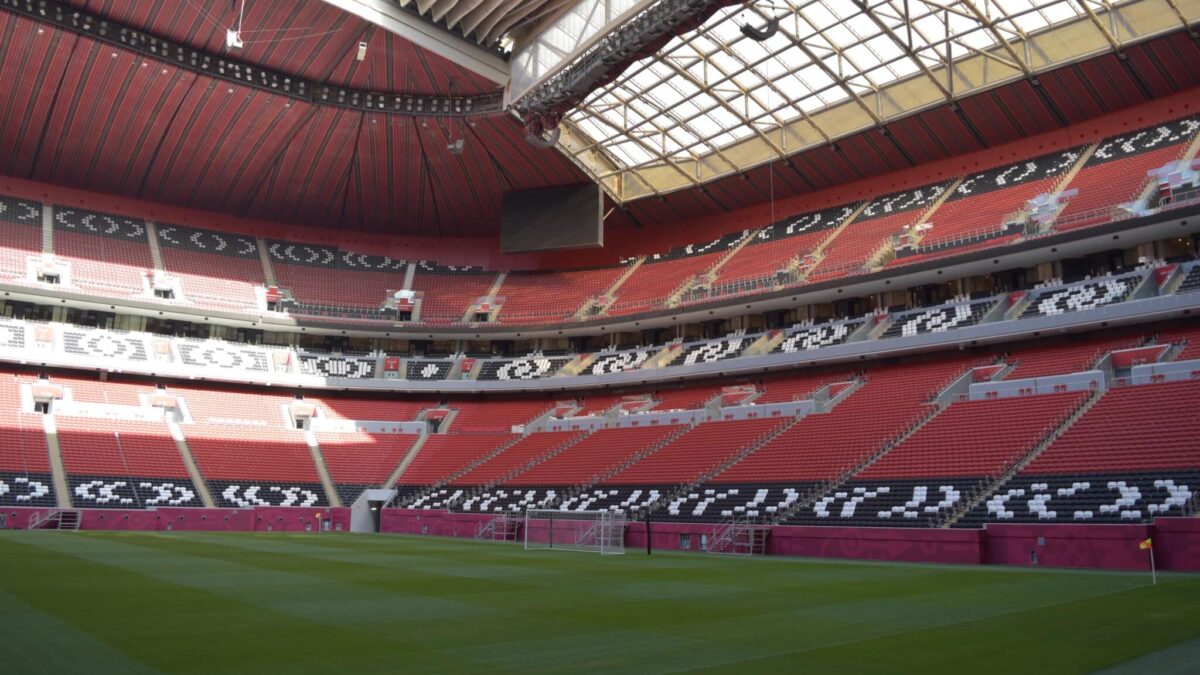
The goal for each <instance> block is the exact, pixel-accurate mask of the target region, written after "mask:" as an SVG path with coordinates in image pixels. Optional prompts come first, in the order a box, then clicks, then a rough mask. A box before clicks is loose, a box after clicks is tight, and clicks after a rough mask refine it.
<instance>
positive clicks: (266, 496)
mask: <svg viewBox="0 0 1200 675" xmlns="http://www.w3.org/2000/svg"><path fill="white" fill-rule="evenodd" d="M208 486H209V490H210V491H211V492H212V496H213V499H214V500H216V502H217V506H225V507H233V508H248V507H251V506H329V500H328V499H327V498H326V497H325V491H324V490H323V489H321V486H320V485H319V484H317V483H277V482H269V481H256V480H247V481H228V480H221V481H213V480H210V481H208Z"/></svg>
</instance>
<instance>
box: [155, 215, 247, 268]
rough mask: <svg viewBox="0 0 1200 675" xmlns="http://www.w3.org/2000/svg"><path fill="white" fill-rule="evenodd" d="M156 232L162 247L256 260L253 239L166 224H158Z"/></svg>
mask: <svg viewBox="0 0 1200 675" xmlns="http://www.w3.org/2000/svg"><path fill="white" fill-rule="evenodd" d="M157 232H158V243H159V244H162V245H164V246H171V247H173V248H181V249H185V250H189V251H199V252H201V253H213V254H216V255H224V256H229V257H231V258H248V259H253V260H258V244H257V243H255V241H254V237H244V236H242V235H237V234H229V233H227V232H214V231H212V230H201V229H197V228H194V227H184V226H182V225H168V224H166V223H160V224H159V225H158V230H157Z"/></svg>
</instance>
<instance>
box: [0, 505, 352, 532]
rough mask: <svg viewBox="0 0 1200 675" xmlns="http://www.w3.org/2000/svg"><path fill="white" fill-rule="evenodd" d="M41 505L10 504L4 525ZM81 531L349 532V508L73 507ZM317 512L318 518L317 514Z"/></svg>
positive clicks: (16, 523) (16, 525)
mask: <svg viewBox="0 0 1200 675" xmlns="http://www.w3.org/2000/svg"><path fill="white" fill-rule="evenodd" d="M46 510H47V509H44V508H27V507H12V508H5V509H2V510H0V513H3V514H4V516H5V521H6V522H5V524H4V527H5V528H7V529H10V530H23V529H25V528H26V527H27V526H28V523H29V520H30V518H32V517H33V514H35V513H37V512H39V511H46ZM76 510H78V511H79V512H80V513H81V520H80V529H84V530H208V531H230V532H256V531H257V532H267V531H276V532H307V531H317V530H318V529H319V528H320V527H321V526H320V525H319V523H320V521H322V520H328V521H329V522H330V523H331V525H330V526H329V529H330V530H333V531H337V530H339V529H340V530H342V531H346V532H349V531H350V509H349V508H344V507H343V508H337V509H334V508H321V507H318V508H300V507H294V506H292V507H283V506H264V507H258V508H252V509H184V508H169V507H168V508H161V509H157V510H155V511H143V510H138V509H76ZM318 514H319V516H320V517H318Z"/></svg>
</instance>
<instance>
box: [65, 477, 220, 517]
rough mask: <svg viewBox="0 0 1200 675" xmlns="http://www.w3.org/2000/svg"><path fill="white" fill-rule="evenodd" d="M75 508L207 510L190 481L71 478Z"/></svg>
mask: <svg viewBox="0 0 1200 675" xmlns="http://www.w3.org/2000/svg"><path fill="white" fill-rule="evenodd" d="M68 483H69V485H70V486H71V504H72V505H74V506H75V507H77V508H107V509H144V508H147V507H151V506H197V507H199V506H204V504H203V503H201V501H200V498H199V497H198V496H197V495H196V489H195V487H194V486H193V485H192V481H190V480H188V479H187V478H137V477H134V478H131V477H128V476H125V477H115V476H79V475H74V474H72V475H70V476H68Z"/></svg>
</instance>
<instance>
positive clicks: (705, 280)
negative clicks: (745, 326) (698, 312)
mask: <svg viewBox="0 0 1200 675" xmlns="http://www.w3.org/2000/svg"><path fill="white" fill-rule="evenodd" d="M761 231H762V228H756V229H752V230H747V231H746V235H745V236H744V237H742V239H741V241H739V242H738V243H737V244H734V246H733V247H732V248H730V249H729V250H728V251H726V252H725V254H724V255H722V256H721V257H720V258H718V259H717V261H716V262H714V263H713V264H712V265H709V266H708V269H706V270H704V271H703V272H700V273H699V274H696V275H694V276H692V277H690V278H688V279H686V280H685V281H684V282H683V283H682V284H680V286H679V287H678V288H676V289H675V291H674V292H673V293H671V295H670V296H668V297H667V300H666V303H665V304H666V306H667V307H675V306H677V305H679V304H680V302H681V301H682V299H683V297H684V296H686V295H687V294H688V293H689V292H690V291H691V290H692V289H693V288H695V287H696V286H700V285H707V284H711V283H713V282H714V281H716V279H717V275H718V274H719V273H720V271H721V268H722V267H724V266H725V263H727V262H729V261H730V260H731V259H732V258H733V256H735V255H737V254H738V251H741V250H742V249H744V248H746V246H748V245H749V244H751V243H752V242H753V241H754V238H755V237H757V236H758V233H759V232H761Z"/></svg>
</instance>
